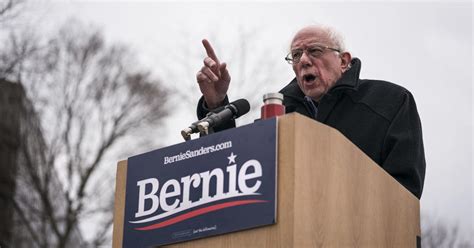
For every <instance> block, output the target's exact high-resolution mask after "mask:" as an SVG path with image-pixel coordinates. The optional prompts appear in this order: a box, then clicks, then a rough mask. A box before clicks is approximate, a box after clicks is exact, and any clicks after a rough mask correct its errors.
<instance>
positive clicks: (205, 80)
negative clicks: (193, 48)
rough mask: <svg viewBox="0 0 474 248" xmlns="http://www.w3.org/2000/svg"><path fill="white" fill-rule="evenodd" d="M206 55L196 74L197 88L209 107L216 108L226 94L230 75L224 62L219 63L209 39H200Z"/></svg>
mask: <svg viewBox="0 0 474 248" xmlns="http://www.w3.org/2000/svg"><path fill="white" fill-rule="evenodd" d="M202 44H203V45H204V48H205V49H206V53H207V57H206V58H205V59H204V66H203V67H202V68H201V70H199V71H198V72H197V74H196V79H197V82H198V84H199V89H200V90H201V93H202V94H203V95H204V100H205V101H206V104H207V107H208V108H209V109H213V108H217V107H219V106H221V105H222V102H223V101H224V99H225V96H226V95H227V90H228V89H229V84H230V75H229V71H228V70H227V68H226V67H227V65H226V63H224V62H223V63H220V62H219V59H218V58H217V56H216V54H215V52H214V49H213V48H212V46H211V44H210V43H209V41H207V40H206V39H204V40H202Z"/></svg>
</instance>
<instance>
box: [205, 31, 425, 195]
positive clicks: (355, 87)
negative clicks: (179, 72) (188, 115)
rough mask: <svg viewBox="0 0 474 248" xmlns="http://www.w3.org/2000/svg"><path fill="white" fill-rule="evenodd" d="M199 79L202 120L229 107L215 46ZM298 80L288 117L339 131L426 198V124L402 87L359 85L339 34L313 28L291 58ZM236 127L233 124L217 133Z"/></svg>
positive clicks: (299, 36) (288, 98)
mask: <svg viewBox="0 0 474 248" xmlns="http://www.w3.org/2000/svg"><path fill="white" fill-rule="evenodd" d="M203 45H204V47H205V49H206V51H207V55H208V57H206V58H205V59H204V66H203V67H202V68H201V70H199V72H198V73H197V75H196V78H197V81H198V83H199V87H200V90H201V92H202V94H203V97H202V98H201V99H200V101H199V104H198V109H197V113H198V118H200V119H201V118H203V117H204V116H205V115H206V114H207V113H208V112H209V111H211V110H212V109H214V108H217V107H219V106H222V105H224V104H227V103H228V102H229V101H228V99H227V90H228V88H229V83H230V80H231V77H230V74H229V72H228V70H227V69H226V64H225V63H221V62H220V61H219V60H218V58H217V56H216V54H215V53H214V50H213V49H212V47H211V45H210V44H209V42H208V41H207V40H203ZM286 60H287V61H288V63H290V64H291V65H292V66H293V71H294V72H295V75H296V77H295V79H293V80H292V81H291V82H290V83H289V84H288V85H287V86H285V87H284V88H283V89H282V90H281V91H280V93H282V94H283V95H284V101H283V104H284V105H285V107H286V112H287V113H290V112H298V113H300V114H303V115H305V116H308V117H310V118H313V119H315V120H317V121H319V122H322V123H324V124H326V125H329V126H331V127H333V128H336V129H337V130H339V131H340V132H341V133H342V134H344V135H345V136H346V137H347V138H348V139H349V140H351V141H352V142H353V143H354V144H355V145H357V146H358V147H359V148H360V149H361V150H362V151H364V152H365V153H366V154H367V155H368V156H369V157H370V158H372V159H373V160H374V161H375V162H376V163H377V164H379V165H380V166H381V167H382V168H383V169H384V170H385V171H387V172H388V173H389V174H390V175H392V176H393V177H394V178H395V179H396V180H397V181H398V182H400V183H401V184H402V185H404V186H405V187H406V188H407V189H408V190H409V191H410V192H412V193H413V194H414V195H415V196H416V197H418V198H420V197H421V193H422V190H423V182H424V177H425V155H424V149H423V139H422V133H421V123H420V118H419V116H418V112H417V109H416V105H415V101H414V98H413V96H412V94H411V93H410V92H409V91H408V90H406V89H404V88H403V87H401V86H398V85H395V84H392V83H389V82H385V81H379V80H366V79H359V73H360V68H361V61H360V60H359V59H357V58H352V57H351V54H350V53H349V52H348V51H346V50H345V47H344V44H343V41H342V38H341V37H340V36H339V35H338V33H337V32H335V31H334V30H333V29H331V28H328V27H323V26H308V27H305V28H303V29H301V30H300V31H298V32H297V33H296V35H295V36H294V38H293V41H292V42H291V48H290V53H289V54H288V56H287V57H286ZM231 127H235V122H233V121H231V122H229V123H226V124H224V125H222V126H220V127H219V128H215V131H219V130H222V129H226V128H231Z"/></svg>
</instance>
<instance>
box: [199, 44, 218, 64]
mask: <svg viewBox="0 0 474 248" xmlns="http://www.w3.org/2000/svg"><path fill="white" fill-rule="evenodd" d="M202 44H203V45H204V48H205V49H206V53H207V56H209V57H210V58H211V59H213V60H214V61H215V62H216V63H217V64H219V59H218V58H217V56H216V54H215V53H214V49H213V48H212V46H211V43H209V41H207V40H206V39H203V40H202Z"/></svg>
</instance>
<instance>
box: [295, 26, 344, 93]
mask: <svg viewBox="0 0 474 248" xmlns="http://www.w3.org/2000/svg"><path fill="white" fill-rule="evenodd" d="M312 47H331V48H336V49H339V48H338V47H335V46H334V44H332V43H331V42H330V39H329V37H328V36H327V34H326V33H325V32H323V31H321V30H319V29H315V28H305V29H302V30H301V31H299V32H298V33H297V34H296V35H295V37H294V38H293V42H292V43H291V51H294V50H295V49H302V50H303V51H305V52H304V53H303V54H302V56H301V58H300V60H299V61H298V62H295V63H293V71H294V72H295V74H296V79H297V81H298V85H299V87H300V89H301V90H302V91H303V93H304V94H305V95H307V96H309V97H311V98H313V99H314V100H316V101H319V99H321V97H322V96H323V95H324V94H325V93H326V92H328V90H329V89H330V88H331V87H332V86H333V85H334V84H335V83H336V81H337V80H338V79H339V78H340V77H341V75H342V73H343V71H344V70H345V69H346V68H347V61H343V59H341V57H342V56H341V55H340V54H339V53H338V52H336V51H333V50H329V49H323V50H322V51H323V52H322V53H321V54H320V56H317V57H313V56H311V55H310V52H308V50H306V49H308V48H312ZM349 56H350V55H349Z"/></svg>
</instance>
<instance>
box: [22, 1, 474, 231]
mask: <svg viewBox="0 0 474 248" xmlns="http://www.w3.org/2000/svg"><path fill="white" fill-rule="evenodd" d="M41 3H42V4H40V5H38V6H36V7H34V8H33V9H32V13H33V16H35V17H34V18H32V19H30V21H35V22H36V21H38V23H40V24H41V25H42V27H43V28H45V30H51V29H54V27H57V23H58V21H62V20H65V19H66V18H68V17H71V16H74V17H76V18H78V19H80V20H83V21H85V22H87V23H92V24H95V25H97V26H99V27H101V28H102V30H103V31H104V32H105V34H106V37H107V39H108V40H110V41H121V42H125V43H127V44H129V45H132V46H133V48H134V49H135V50H136V51H137V53H138V54H139V55H140V56H141V57H142V58H143V59H144V61H146V63H147V65H148V66H150V67H151V68H153V69H154V70H155V72H156V73H157V75H162V80H164V82H165V83H166V84H173V83H182V82H183V83H184V82H186V83H189V82H191V83H192V82H194V80H195V73H196V72H197V70H199V68H200V67H201V63H202V62H201V61H200V60H199V59H198V58H195V57H191V56H190V61H189V63H190V68H191V71H190V73H189V74H183V75H181V76H182V78H180V80H182V81H179V80H178V81H174V82H170V81H167V79H168V78H165V77H163V75H167V73H169V72H167V71H168V70H172V69H171V68H173V66H175V65H174V64H173V58H174V55H175V54H176V51H177V50H179V49H189V50H190V54H201V56H204V49H203V48H202V45H201V43H200V41H201V39H202V38H209V37H213V38H215V39H214V40H211V43H213V44H214V45H215V46H216V48H217V50H218V52H221V53H218V56H219V57H220V59H221V60H223V61H227V60H228V59H229V58H230V57H231V54H228V53H226V51H227V50H229V49H227V48H228V47H229V46H233V45H235V44H234V40H235V39H236V34H237V33H238V31H239V30H243V31H244V32H245V31H248V32H250V31H252V30H256V31H258V32H260V34H258V40H255V41H254V43H252V44H254V45H255V49H256V51H259V50H260V51H263V50H264V48H265V49H268V51H271V52H268V54H266V56H268V59H272V60H274V61H273V62H275V63H276V64H275V69H276V71H277V72H278V73H275V75H273V78H274V80H275V81H271V82H268V84H269V86H268V88H267V90H268V89H269V90H270V91H275V92H276V91H278V90H279V89H280V88H282V87H283V86H284V85H286V84H287V83H288V82H289V81H290V80H291V79H292V77H293V73H292V71H291V68H290V67H289V66H288V65H287V64H286V62H285V61H284V60H283V59H282V58H283V57H284V56H285V55H286V52H287V50H286V49H287V47H288V45H289V42H290V40H291V38H292V36H293V34H294V32H295V31H296V30H298V29H299V28H301V27H303V26H305V25H308V24H313V23H323V24H327V25H330V26H333V27H335V28H336V29H338V30H339V31H340V32H341V33H342V34H343V35H344V37H345V39H346V45H347V47H348V49H349V50H350V51H352V54H353V56H355V57H359V58H360V59H361V60H362V72H361V78H373V79H383V80H387V81H391V82H394V83H397V84H399V85H401V86H404V87H405V88H407V89H409V90H410V91H411V92H412V93H413V95H414V96H415V99H416V102H417V106H418V111H419V113H420V117H421V120H422V125H423V136H424V142H425V153H426V161H427V172H426V180H425V189H424V192H423V196H422V200H421V208H422V213H423V212H424V213H429V214H430V215H432V216H434V217H439V218H442V219H445V220H447V221H449V222H452V223H459V225H460V227H461V229H462V232H463V233H465V234H468V233H474V231H473V222H474V216H473V184H472V179H473V177H474V174H473V170H472V165H473V163H472V159H473V157H472V156H473V155H472V153H473V152H472V151H473V147H472V140H473V133H472V122H473V119H472V117H473V102H472V94H473V87H472V85H473V84H472V82H473V81H472V71H473V64H472V56H473V53H472V51H473V45H472V33H473V32H472V31H473V29H472V28H473V26H472V25H473V24H472V3H471V2H468V1H465V2H454V3H447V2H446V3H442V2H437V3H432V2H418V3H411V2H388V3H386V2H383V3H382V2H370V3H369V2H358V3H355V2H337V3H316V2H299V3H289V2H279V3H270V2H260V3H249V2H233V3H232V2H226V3H217V2H208V3H197V2H187V3H170V2H138V3H137V2H115V1H105V2H92V1H88V2H77V1H63V2H52V3H51V2H41ZM177 44H183V45H184V44H187V47H183V45H181V46H178V45H177ZM193 56H194V55H193ZM202 58H203V57H202ZM229 69H230V71H231V73H232V69H233V65H232V64H229ZM261 73H265V72H261ZM236 77H237V78H238V76H237V75H235V77H234V78H236ZM192 85H193V87H194V88H190V87H187V89H183V90H191V91H196V92H198V88H197V87H196V85H195V84H192ZM238 86H239V82H238V81H235V80H234V81H232V83H231V88H232V90H235V89H236V88H238ZM257 87H263V86H257ZM232 92H234V91H231V93H230V94H231V97H233V98H235V99H237V98H242V97H248V96H246V95H232ZM257 93H258V94H260V95H261V94H263V93H265V92H257ZM254 94H255V93H254ZM196 95H197V93H196ZM195 102H197V99H195ZM259 107H260V106H252V108H253V110H254V111H253V112H251V113H250V114H249V117H247V119H245V120H243V121H241V124H246V123H249V122H250V120H252V119H255V118H258V115H259ZM194 109H195V106H192V105H189V106H180V108H179V109H177V110H176V114H174V115H173V116H172V117H171V118H170V119H169V120H168V126H167V127H166V128H167V132H168V134H169V135H168V136H166V137H164V139H163V143H164V144H167V145H172V144H175V143H178V142H182V138H181V136H180V130H181V129H182V128H183V127H185V126H186V125H187V124H188V123H191V122H192V121H194V119H195V118H196V117H195V116H194Z"/></svg>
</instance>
